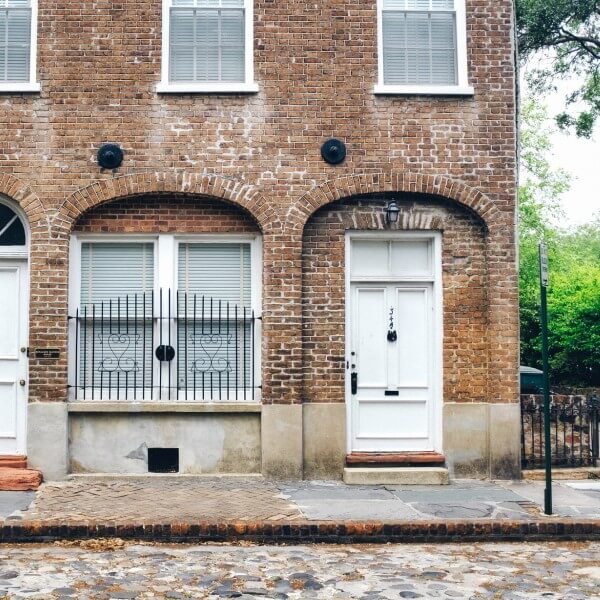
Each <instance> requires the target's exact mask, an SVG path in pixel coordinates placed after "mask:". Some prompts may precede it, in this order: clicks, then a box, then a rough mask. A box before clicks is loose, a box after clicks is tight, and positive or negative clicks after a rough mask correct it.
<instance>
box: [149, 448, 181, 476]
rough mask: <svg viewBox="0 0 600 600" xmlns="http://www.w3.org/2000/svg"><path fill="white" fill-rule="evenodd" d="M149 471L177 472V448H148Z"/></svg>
mask: <svg viewBox="0 0 600 600" xmlns="http://www.w3.org/2000/svg"><path fill="white" fill-rule="evenodd" d="M148 472H149V473H178V472H179V448H148Z"/></svg>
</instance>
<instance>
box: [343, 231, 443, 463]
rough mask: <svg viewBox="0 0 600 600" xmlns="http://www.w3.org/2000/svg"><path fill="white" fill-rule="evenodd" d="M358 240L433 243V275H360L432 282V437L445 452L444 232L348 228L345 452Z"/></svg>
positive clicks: (376, 279)
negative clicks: (355, 244)
mask: <svg viewBox="0 0 600 600" xmlns="http://www.w3.org/2000/svg"><path fill="white" fill-rule="evenodd" d="M355 240H371V241H382V242H384V241H390V240H394V241H401V240H415V241H416V240H426V241H429V242H430V243H431V247H432V248H433V278H430V277H429V278H424V277H402V278H399V277H398V278H391V279H390V278H385V277H383V278H382V277H373V278H360V279H359V281H371V282H373V283H377V282H381V283H395V282H402V283H411V282H429V283H431V284H432V285H433V302H434V317H433V319H434V334H433V337H434V348H433V357H434V369H433V373H432V387H433V402H434V407H433V414H434V415H435V417H434V421H433V423H432V439H433V444H434V450H435V451H436V452H439V453H443V440H442V419H443V412H442V411H443V375H444V373H443V328H444V314H443V312H444V311H443V292H442V234H441V232H437V231H347V232H346V236H345V246H346V247H345V259H346V267H345V279H346V281H345V335H346V344H345V346H346V378H345V392H346V393H345V399H346V451H347V452H348V453H350V452H351V451H352V414H351V410H352V402H351V388H350V373H351V371H352V369H351V368H350V367H351V365H352V356H351V354H350V353H351V352H352V349H351V344H352V323H351V318H352V304H351V303H352V293H351V284H352V282H353V280H352V276H351V273H352V268H351V267H352V265H351V257H352V253H351V244H352V242H353V241H355Z"/></svg>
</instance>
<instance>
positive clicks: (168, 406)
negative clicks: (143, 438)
mask: <svg viewBox="0 0 600 600" xmlns="http://www.w3.org/2000/svg"><path fill="white" fill-rule="evenodd" d="M67 410H68V411H69V412H70V413H260V412H261V411H262V405H261V404H257V403H254V402H253V403H250V402H236V403H234V402H228V403H224V402H213V403H207V402H92V401H90V402H68V403H67Z"/></svg>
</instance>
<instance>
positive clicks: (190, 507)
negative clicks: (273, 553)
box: [23, 477, 302, 521]
mask: <svg viewBox="0 0 600 600" xmlns="http://www.w3.org/2000/svg"><path fill="white" fill-rule="evenodd" d="M23 516H24V518H26V519H27V520H41V521H44V520H48V519H57V518H58V519H61V520H81V519H93V520H96V521H107V520H110V521H123V520H127V521H140V520H142V519H151V520H152V521H169V520H172V519H177V520H181V521H187V520H191V519H206V518H211V519H212V520H215V521H231V520H237V521H250V520H252V521H257V520H265V521H283V520H285V521H293V520H296V519H300V518H301V517H302V514H301V513H300V512H299V511H298V509H297V507H295V506H293V505H292V504H291V503H290V502H289V501H288V500H285V499H284V498H282V496H281V492H280V490H279V488H278V487H276V486H275V485H274V484H273V483H271V482H269V481H266V480H265V479H263V478H261V477H251V478H250V477H223V478H177V479H176V478H158V477H157V478H146V479H117V480H111V479H107V480H105V479H90V480H86V479H83V480H82V479H76V480H74V481H68V482H65V483H49V484H45V485H43V486H42V488H41V489H40V491H39V492H38V493H37V497H36V500H35V503H34V505H33V506H32V507H31V508H30V509H29V510H27V511H26V512H25V513H23Z"/></svg>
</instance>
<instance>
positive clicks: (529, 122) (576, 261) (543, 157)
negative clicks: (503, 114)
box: [519, 100, 600, 385]
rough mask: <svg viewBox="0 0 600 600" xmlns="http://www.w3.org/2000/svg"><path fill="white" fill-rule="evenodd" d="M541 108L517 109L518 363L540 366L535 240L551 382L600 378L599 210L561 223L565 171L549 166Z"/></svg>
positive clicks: (527, 104)
mask: <svg viewBox="0 0 600 600" xmlns="http://www.w3.org/2000/svg"><path fill="white" fill-rule="evenodd" d="M547 121H548V117H547V114H546V111H545V109H544V108H543V107H542V106H540V105H539V104H537V103H535V102H534V101H532V100H529V101H526V102H525V103H524V105H523V111H522V124H521V127H522V130H521V144H522V148H521V169H522V185H521V186H520V189H519V202H520V206H519V219H520V272H519V287H520V317H521V363H522V364H526V365H530V366H537V367H541V340H540V325H539V322H540V321H539V264H538V244H539V242H540V240H542V239H544V240H545V241H546V242H547V243H548V251H549V252H548V253H549V260H550V287H549V290H548V312H549V323H550V330H549V346H550V348H549V349H550V368H551V377H552V381H553V383H564V384H576V385H600V218H599V219H597V220H596V221H595V222H593V223H591V224H588V225H585V226H582V227H578V228H576V229H573V230H568V229H564V228H561V227H560V226H559V224H560V222H561V219H562V217H563V214H562V211H561V208H560V196H561V194H563V193H564V192H565V191H567V190H568V188H569V175H568V174H567V173H566V172H564V171H562V170H553V168H552V166H551V164H550V162H549V159H548V156H549V153H550V151H551V144H550V129H549V128H548V126H547Z"/></svg>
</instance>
